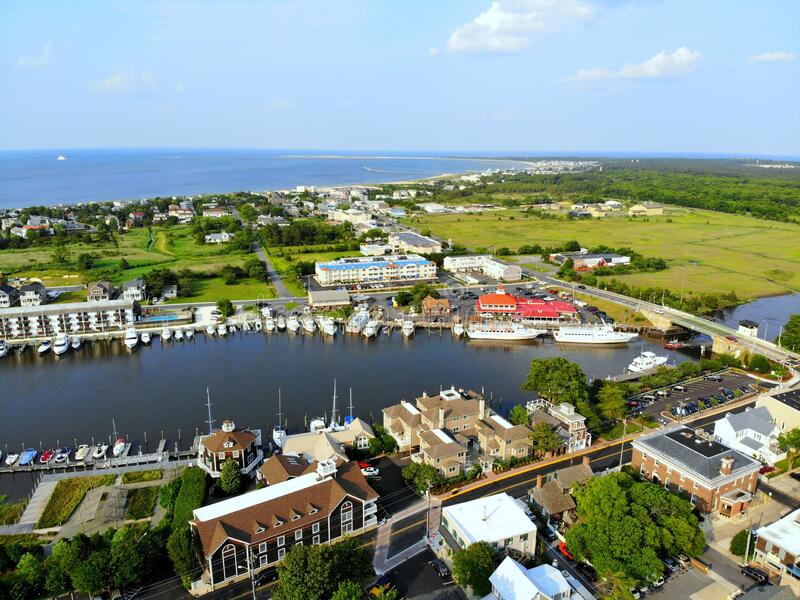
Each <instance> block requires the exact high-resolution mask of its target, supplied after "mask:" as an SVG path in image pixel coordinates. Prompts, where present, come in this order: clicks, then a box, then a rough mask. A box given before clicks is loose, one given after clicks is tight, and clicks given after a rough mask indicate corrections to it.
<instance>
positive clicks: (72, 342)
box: [70, 335, 81, 350]
mask: <svg viewBox="0 0 800 600" xmlns="http://www.w3.org/2000/svg"><path fill="white" fill-rule="evenodd" d="M70 346H72V349H73V350H79V349H80V347H81V338H79V337H78V336H77V335H75V336H73V337H72V340H70Z"/></svg>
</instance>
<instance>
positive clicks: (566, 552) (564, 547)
mask: <svg viewBox="0 0 800 600" xmlns="http://www.w3.org/2000/svg"><path fill="white" fill-rule="evenodd" d="M558 551H559V552H561V555H562V556H564V558H568V559H570V560H575V557H574V556H572V554H570V553H569V550H567V542H561V543H559V544H558Z"/></svg>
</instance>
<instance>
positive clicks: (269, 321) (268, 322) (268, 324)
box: [264, 316, 275, 332]
mask: <svg viewBox="0 0 800 600" xmlns="http://www.w3.org/2000/svg"><path fill="white" fill-rule="evenodd" d="M264 331H269V332H273V331H275V319H273V318H272V316H269V317H265V318H264Z"/></svg>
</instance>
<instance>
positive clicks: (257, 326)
mask: <svg viewBox="0 0 800 600" xmlns="http://www.w3.org/2000/svg"><path fill="white" fill-rule="evenodd" d="M253 329H255V330H256V331H264V326H263V325H262V324H261V320H260V319H256V322H255V323H253Z"/></svg>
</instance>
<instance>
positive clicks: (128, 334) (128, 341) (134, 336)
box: [122, 327, 139, 350]
mask: <svg viewBox="0 0 800 600" xmlns="http://www.w3.org/2000/svg"><path fill="white" fill-rule="evenodd" d="M122 343H123V344H125V347H126V348H127V349H128V350H133V349H134V348H136V345H137V344H138V343H139V334H138V333H137V332H136V329H134V328H133V327H129V328H128V329H126V330H125V337H124V338H123V339H122Z"/></svg>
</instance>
